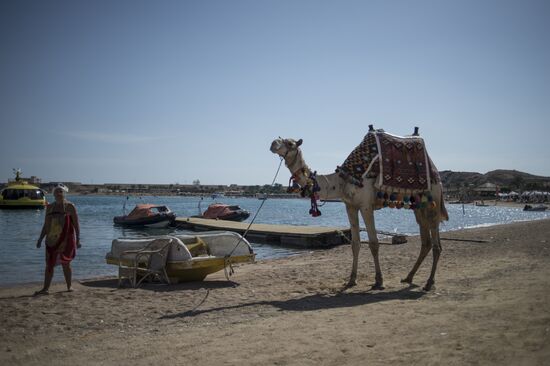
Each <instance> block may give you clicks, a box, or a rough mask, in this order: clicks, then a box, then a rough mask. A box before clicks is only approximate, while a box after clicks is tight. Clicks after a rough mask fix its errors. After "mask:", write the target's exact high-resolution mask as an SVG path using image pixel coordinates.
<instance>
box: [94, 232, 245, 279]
mask: <svg viewBox="0 0 550 366" xmlns="http://www.w3.org/2000/svg"><path fill="white" fill-rule="evenodd" d="M159 239H160V240H166V239H173V240H172V241H171V243H170V249H169V252H168V257H167V262H166V273H167V275H168V278H169V280H170V283H172V284H174V283H178V282H188V281H202V280H203V279H204V278H205V277H206V276H207V275H209V274H211V273H215V272H218V271H221V270H223V269H224V268H225V267H227V266H229V265H230V264H237V263H252V262H254V258H255V254H254V251H253V250H252V247H251V246H250V243H249V242H248V241H247V240H246V239H245V238H243V237H242V236H241V235H239V234H237V233H234V232H230V231H222V232H220V231H218V232H208V233H201V234H199V235H170V236H159V237H147V238H136V239H129V238H121V239H115V240H113V242H112V245H111V251H110V252H109V253H107V255H106V257H105V261H106V262H107V264H112V265H116V266H119V268H120V266H123V267H126V266H132V265H133V263H134V259H135V254H133V255H132V254H129V255H128V254H125V252H128V251H131V252H133V253H135V252H136V250H139V249H142V248H145V247H147V246H148V245H150V244H151V243H152V242H154V241H155V240H159ZM143 266H145V263H143ZM119 275H120V274H119Z"/></svg>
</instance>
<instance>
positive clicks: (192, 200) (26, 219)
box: [0, 195, 550, 287]
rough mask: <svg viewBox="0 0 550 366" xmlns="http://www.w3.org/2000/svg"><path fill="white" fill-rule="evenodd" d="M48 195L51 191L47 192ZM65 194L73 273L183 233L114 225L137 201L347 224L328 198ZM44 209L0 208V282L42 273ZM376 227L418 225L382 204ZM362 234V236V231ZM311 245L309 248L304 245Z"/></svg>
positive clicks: (519, 216)
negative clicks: (130, 247) (73, 217)
mask: <svg viewBox="0 0 550 366" xmlns="http://www.w3.org/2000/svg"><path fill="white" fill-rule="evenodd" d="M47 198H48V201H50V202H51V201H53V197H51V196H48V197H47ZM67 199H68V200H69V201H71V202H73V203H74V204H75V206H76V208H77V212H78V215H79V219H80V227H81V235H80V237H81V244H82V248H81V249H79V250H78V254H77V256H76V258H75V259H74V261H73V277H74V278H75V279H88V278H97V277H102V276H114V275H116V272H117V268H116V267H115V266H113V265H108V264H106V263H105V255H106V253H107V252H109V251H110V249H111V242H112V240H113V239H116V238H124V237H143V236H151V235H163V234H169V233H171V232H178V233H184V232H185V231H184V230H180V229H173V228H167V229H146V230H135V229H127V228H122V227H118V226H114V225H113V217H114V216H118V215H121V214H123V212H124V210H126V212H129V211H130V210H131V209H132V208H133V207H134V206H135V205H136V204H139V203H155V204H163V205H167V206H168V207H170V209H171V210H172V211H174V212H175V213H176V214H177V215H178V217H187V216H191V215H197V214H198V213H199V208H200V210H202V211H204V210H205V209H206V208H207V206H208V205H209V204H211V203H214V202H223V203H226V204H231V205H239V206H241V207H242V208H244V209H246V210H248V211H250V212H251V216H250V217H249V218H248V219H247V220H246V221H245V222H250V221H251V220H252V219H253V217H254V216H256V217H255V221H254V222H255V223H264V224H285V225H311V226H330V227H334V226H336V227H347V226H349V224H348V219H347V215H346V210H345V207H344V204H343V203H341V202H327V203H325V204H323V205H322V206H321V207H320V210H321V212H322V215H321V216H319V217H311V216H310V215H309V213H308V211H309V209H310V201H309V200H307V199H267V200H265V201H262V200H259V199H256V198H232V197H221V198H216V199H215V200H214V199H212V198H210V197H208V198H205V197H202V198H201V197H184V196H165V197H160V196H144V197H139V196H98V195H73V196H71V195H69V196H68V197H67ZM446 207H447V210H448V212H449V216H450V219H449V221H447V222H444V223H443V224H442V225H441V231H444V232H445V231H453V230H458V229H462V228H474V227H482V226H491V225H498V224H504V223H511V222H516V221H531V220H539V219H544V218H549V217H550V213H549V212H524V211H522V209H521V208H516V207H506V206H499V205H496V206H473V205H464V206H462V205H450V204H448V205H447V206H446ZM44 215H45V210H0V250H1V251H2V255H1V256H0V286H3V287H5V286H13V285H17V284H24V283H31V282H40V281H42V280H43V276H44V244H43V246H42V248H40V249H37V248H36V240H37V239H38V236H39V234H40V231H41V228H42V224H43V222H44ZM375 219H376V229H377V230H379V231H385V232H392V233H400V234H408V235H414V234H418V226H417V224H416V221H415V219H414V215H413V213H412V212H410V211H409V210H403V209H402V210H397V209H390V208H385V209H382V210H378V211H376V212H375ZM362 235H364V239H365V240H366V234H365V233H362ZM251 245H252V247H253V249H254V252H255V253H256V258H257V259H270V258H279V257H287V256H292V255H296V254H300V253H303V252H304V251H305V250H304V249H299V248H292V247H285V246H278V245H277V246H275V245H268V244H262V243H254V242H252V243H251ZM308 250H311V249H308ZM62 272H63V271H61V268H59V269H57V268H56V273H55V275H54V281H63V273H62Z"/></svg>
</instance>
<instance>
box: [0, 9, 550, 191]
mask: <svg viewBox="0 0 550 366" xmlns="http://www.w3.org/2000/svg"><path fill="white" fill-rule="evenodd" d="M549 66H550V2H548V1H545V0H540V1H536V0H516V1H508V0H461V1H447V0H433V1H430V0H418V1H412V0H407V1H399V0H392V1H386V0H380V1H373V0H364V1H347V0H343V1H336V0H335V1H322V0H316V1H306V0H290V1H288V0H277V1H275V0H259V1H258V0H250V1H243V0H233V1H226V0H220V1H213V0H197V1H183V0H182V1H139V0H131V1H111V0H96V1H78V0H76V1H75V0H71V1H41V0H40V1H25V0H23V1H15V0H14V1H10V0H2V1H0V126H1V130H0V182H6V181H7V179H8V178H12V177H13V173H12V168H21V169H22V170H23V175H24V176H30V175H35V176H38V177H40V178H42V180H43V181H45V182H50V181H51V182H58V181H59V182H82V183H94V184H101V183H145V184H146V183H165V184H175V183H179V184H192V182H193V181H194V180H196V179H198V180H200V182H201V183H202V184H240V185H256V184H259V185H263V184H270V183H271V182H272V180H273V178H274V175H275V172H276V170H277V167H278V165H279V159H278V157H277V156H276V155H274V154H272V153H271V152H270V151H269V147H270V144H271V141H272V140H273V139H275V138H277V137H279V136H281V137H291V138H294V139H299V138H302V139H303V140H304V143H303V145H302V150H303V153H304V157H305V159H306V162H307V163H308V165H309V166H310V167H311V168H312V169H314V170H317V171H318V172H319V173H320V174H328V173H332V172H334V169H335V168H336V166H337V165H340V164H342V163H343V161H344V160H345V158H346V157H347V155H348V154H349V153H350V152H351V151H352V150H353V149H354V148H355V146H357V145H358V144H359V143H360V142H361V140H362V139H363V137H364V135H365V134H366V133H367V131H368V125H369V124H374V126H375V128H383V129H384V130H386V131H388V132H391V133H393V134H397V135H407V134H411V133H412V131H413V128H414V126H418V127H420V134H421V136H423V137H424V139H425V141H426V145H427V149H428V152H429V154H430V156H431V158H432V160H433V161H434V163H435V164H436V166H437V167H438V169H439V170H440V171H441V170H453V171H470V172H480V173H485V172H487V171H491V170H494V169H516V170H520V171H524V172H527V173H531V174H536V175H543V176H550V161H549V157H550V67H549ZM289 175H290V174H289V172H288V171H287V170H286V169H285V168H283V169H282V170H281V172H280V174H279V175H278V176H277V179H276V181H277V182H279V183H282V184H287V182H288V178H289Z"/></svg>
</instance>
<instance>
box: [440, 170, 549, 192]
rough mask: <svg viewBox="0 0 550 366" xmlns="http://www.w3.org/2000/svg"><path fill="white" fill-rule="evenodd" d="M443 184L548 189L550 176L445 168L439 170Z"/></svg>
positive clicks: (514, 171) (518, 172)
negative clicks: (492, 184) (456, 170)
mask: <svg viewBox="0 0 550 366" xmlns="http://www.w3.org/2000/svg"><path fill="white" fill-rule="evenodd" d="M439 174H440V176H441V180H442V182H443V185H444V186H446V187H459V186H468V185H471V184H473V185H474V186H479V185H481V184H483V183H487V182H489V183H494V184H497V185H498V186H500V187H501V188H503V189H516V190H517V189H519V190H532V189H540V190H548V189H550V177H542V176H538V175H533V174H529V173H524V172H520V171H517V170H504V169H498V170H492V171H490V172H487V173H485V174H481V173H476V172H453V171H451V170H444V171H441V172H439Z"/></svg>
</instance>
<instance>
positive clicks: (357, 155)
mask: <svg viewBox="0 0 550 366" xmlns="http://www.w3.org/2000/svg"><path fill="white" fill-rule="evenodd" d="M336 172H337V173H339V174H340V176H341V177H342V178H344V179H345V180H347V181H348V182H350V183H353V184H355V185H357V186H360V187H362V186H363V183H362V181H363V178H364V177H367V178H376V183H375V186H376V188H378V189H379V190H381V191H385V192H409V193H418V192H423V191H426V190H429V189H430V185H431V184H432V183H437V182H439V172H438V171H437V169H436V168H435V166H434V164H433V163H432V162H431V160H430V157H429V156H428V153H427V151H426V148H425V145H424V140H423V139H422V138H421V137H418V136H407V137H400V136H394V135H391V134H388V133H386V132H384V131H382V130H377V131H371V132H369V133H368V134H367V135H366V136H365V138H364V139H363V141H362V142H361V143H360V144H359V146H357V147H356V148H355V149H354V150H353V151H352V152H351V154H350V155H349V156H348V157H347V159H346V160H345V161H344V163H343V164H342V165H341V166H338V167H337V169H336Z"/></svg>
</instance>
